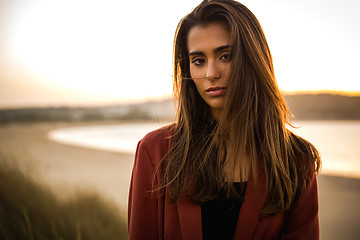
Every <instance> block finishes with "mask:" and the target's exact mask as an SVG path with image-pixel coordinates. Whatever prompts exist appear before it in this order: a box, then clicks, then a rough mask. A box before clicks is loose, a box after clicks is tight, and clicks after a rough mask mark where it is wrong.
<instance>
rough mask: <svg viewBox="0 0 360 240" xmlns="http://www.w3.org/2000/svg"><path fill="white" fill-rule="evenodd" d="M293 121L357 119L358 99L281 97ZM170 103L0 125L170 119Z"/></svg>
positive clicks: (36, 116)
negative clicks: (287, 106) (291, 114)
mask: <svg viewBox="0 0 360 240" xmlns="http://www.w3.org/2000/svg"><path fill="white" fill-rule="evenodd" d="M285 99H286V101H287V103H288V105H289V108H290V110H291V112H292V113H293V114H294V116H295V119H296V120H360V97H359V96H356V97H354V96H345V95H334V94H295V95H285ZM174 116H175V109H174V103H173V101H172V100H170V99H168V100H163V101H149V102H144V103H139V104H127V105H117V106H104V107H87V108H86V107H83V108H80V107H76V108H70V107H59V108H24V109H3V110H0V123H2V124H5V123H11V122H49V121H72V122H76V121H107V120H173V119H174Z"/></svg>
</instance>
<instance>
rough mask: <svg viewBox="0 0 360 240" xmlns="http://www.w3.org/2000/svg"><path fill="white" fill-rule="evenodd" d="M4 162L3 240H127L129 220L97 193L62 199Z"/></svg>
mask: <svg viewBox="0 0 360 240" xmlns="http://www.w3.org/2000/svg"><path fill="white" fill-rule="evenodd" d="M2 158H4V157H2ZM5 162H7V161H6V159H1V161H0V239H30V240H32V239H39V240H41V239H59V240H60V239H76V240H82V239H84V240H85V239H96V240H98V239H107V240H111V239H126V238H127V227H126V221H125V220H124V219H123V218H122V216H120V214H119V213H118V212H117V211H114V207H113V206H112V204H111V203H109V202H107V201H105V200H103V199H101V198H100V197H99V196H98V195H96V194H94V193H78V194H76V195H74V196H72V197H71V198H69V199H67V200H59V199H58V198H57V196H56V194H54V193H53V192H51V190H49V188H48V187H47V186H45V185H43V184H41V183H40V182H38V181H36V180H35V179H34V178H32V177H31V176H30V175H29V174H26V173H25V172H24V171H21V170H19V169H18V168H16V167H14V166H9V165H7V164H5Z"/></svg>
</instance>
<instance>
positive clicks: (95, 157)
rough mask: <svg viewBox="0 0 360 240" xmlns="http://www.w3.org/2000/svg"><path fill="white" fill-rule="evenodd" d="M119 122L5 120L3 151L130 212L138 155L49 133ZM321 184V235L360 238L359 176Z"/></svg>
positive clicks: (48, 180) (39, 173) (55, 181)
mask: <svg viewBox="0 0 360 240" xmlns="http://www.w3.org/2000/svg"><path fill="white" fill-rule="evenodd" d="M120 123H121V122H105V123H104V122H98V123H97V122H88V123H61V122H57V123H34V124H8V125H2V126H0V156H3V157H5V158H6V159H8V160H9V161H12V162H14V163H17V165H18V166H20V167H21V168H23V169H25V170H26V171H28V172H29V174H30V175H33V174H34V175H35V177H36V178H37V179H39V180H40V182H41V183H44V184H46V185H48V186H50V187H51V189H52V190H53V191H54V192H55V194H57V195H58V196H60V197H64V198H66V197H67V196H69V195H70V196H71V193H72V192H76V191H95V192H97V193H98V194H99V195H100V196H101V197H103V198H105V199H108V200H109V201H110V202H113V203H115V205H116V206H115V207H116V208H117V209H118V210H119V211H121V213H122V214H123V216H124V217H126V211H127V199H128V189H129V182H130V177H131V170H132V165H133V159H134V154H126V153H119V152H109V151H101V150H94V149H88V148H83V147H77V146H70V145H65V144H61V143H57V142H55V141H51V140H50V139H48V138H47V133H48V132H50V131H51V130H54V129H59V128H66V127H76V126H90V125H111V124H120ZM29 169H30V170H29ZM318 186H319V202H320V211H319V213H320V229H321V235H320V236H321V239H326V240H328V239H329V240H331V239H360V229H359V228H358V222H360V206H359V204H358V203H359V202H360V179H357V178H348V177H341V176H331V175H325V174H322V173H320V175H319V176H318Z"/></svg>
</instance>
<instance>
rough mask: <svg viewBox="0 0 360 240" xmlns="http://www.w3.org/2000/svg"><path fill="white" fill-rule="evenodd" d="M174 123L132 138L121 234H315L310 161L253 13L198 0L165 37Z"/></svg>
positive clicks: (313, 162) (225, 1)
mask: <svg viewBox="0 0 360 240" xmlns="http://www.w3.org/2000/svg"><path fill="white" fill-rule="evenodd" d="M174 92H175V96H176V97H177V100H178V115H177V121H176V123H175V124H172V125H170V126H166V127H163V128H161V129H158V130H155V131H153V132H151V133H148V134H147V135H146V136H145V137H144V138H143V139H142V140H141V141H140V142H139V144H138V147H137V152H136V156H135V163H134V168H133V174H132V179H131V186H130V196H129V212H128V220H129V238H130V239H186V240H187V239H319V223H318V196H317V180H316V173H317V172H318V170H319V166H320V158H319V155H318V152H317V150H316V149H315V147H314V146H313V145H311V144H310V143H309V142H307V141H306V140H304V139H302V138H300V137H299V136H296V135H295V134H293V133H292V132H291V131H289V130H288V129H287V128H286V125H287V124H288V125H289V124H290V123H289V117H290V112H289V110H288V108H287V106H286V103H285V101H284V99H283V97H282V95H281V94H280V91H279V89H278V87H277V83H276V80H275V76H274V69H273V64H272V58H271V54H270V50H269V47H268V45H267V42H266V39H265V36H264V33H263V31H262V29H261V26H260V24H259V22H258V21H257V19H256V17H255V16H254V15H253V14H252V13H251V12H250V10H248V9H247V8H246V7H245V6H244V5H242V4H240V3H238V2H235V1H232V0H218V1H215V0H214V1H212V0H207V1H203V2H202V3H201V4H200V5H199V6H197V7H196V8H195V9H194V10H193V11H192V12H191V13H190V14H188V15H187V16H185V17H184V18H183V19H182V20H181V21H180V23H179V25H178V27H177V30H176V34H175V40H174Z"/></svg>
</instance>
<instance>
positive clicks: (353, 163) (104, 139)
mask: <svg viewBox="0 0 360 240" xmlns="http://www.w3.org/2000/svg"><path fill="white" fill-rule="evenodd" d="M163 125H166V123H127V124H119V125H104V126H86V127H73V128H65V129H57V130H54V131H51V132H50V133H49V138H50V139H52V140H54V141H57V142H61V143H64V144H71V145H76V146H81V147H89V148H94V149H100V150H106V151H115V152H125V153H130V154H133V153H134V152H135V150H136V146H137V143H138V141H139V140H140V139H141V138H143V137H144V136H145V134H146V133H148V132H150V131H152V130H155V129H157V128H159V127H161V126H163ZM293 125H294V126H295V127H296V128H295V129H292V130H293V131H294V132H295V133H296V134H298V135H300V136H302V137H304V138H305V139H307V140H308V141H310V142H311V143H312V144H314V145H315V147H316V148H317V149H318V150H319V152H320V155H321V157H322V173H325V174H331V175H338V176H347V177H356V178H360V121H300V122H294V123H293Z"/></svg>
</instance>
